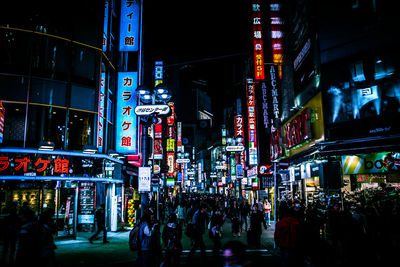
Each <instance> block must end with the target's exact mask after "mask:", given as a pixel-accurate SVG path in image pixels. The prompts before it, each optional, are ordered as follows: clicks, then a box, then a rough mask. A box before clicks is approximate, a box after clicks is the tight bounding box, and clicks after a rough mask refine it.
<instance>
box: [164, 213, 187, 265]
mask: <svg viewBox="0 0 400 267" xmlns="http://www.w3.org/2000/svg"><path fill="white" fill-rule="evenodd" d="M181 238H182V227H181V225H180V224H179V223H178V221H177V217H176V215H175V214H172V215H171V217H170V218H169V220H168V222H167V224H166V226H165V227H164V230H163V233H162V240H163V242H164V247H165V258H164V262H163V263H162V264H161V265H162V266H164V267H168V266H179V257H180V255H181V254H182V243H181Z"/></svg>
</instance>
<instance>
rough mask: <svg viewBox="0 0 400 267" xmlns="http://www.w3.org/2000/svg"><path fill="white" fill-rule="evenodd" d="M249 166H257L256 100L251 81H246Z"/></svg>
mask: <svg viewBox="0 0 400 267" xmlns="http://www.w3.org/2000/svg"><path fill="white" fill-rule="evenodd" d="M246 96H247V120H248V137H249V165H257V133H256V99H255V94H254V84H253V79H247V80H246Z"/></svg>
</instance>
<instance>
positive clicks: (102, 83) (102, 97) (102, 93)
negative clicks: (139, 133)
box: [97, 72, 106, 153]
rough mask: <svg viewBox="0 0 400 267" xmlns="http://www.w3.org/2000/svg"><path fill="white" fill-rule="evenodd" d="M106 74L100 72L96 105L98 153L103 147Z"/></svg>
mask: <svg viewBox="0 0 400 267" xmlns="http://www.w3.org/2000/svg"><path fill="white" fill-rule="evenodd" d="M105 78H106V75H105V73H104V72H102V73H101V78H100V91H99V107H98V116H97V122H98V123H97V133H98V136H97V148H98V151H99V153H103V147H104V144H103V143H104V140H103V139H104V127H105V126H104V121H105V120H104V102H105V92H106V89H105V88H106V85H105Z"/></svg>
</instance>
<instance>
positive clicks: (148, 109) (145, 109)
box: [135, 105, 169, 116]
mask: <svg viewBox="0 0 400 267" xmlns="http://www.w3.org/2000/svg"><path fill="white" fill-rule="evenodd" d="M153 113H156V114H158V115H167V114H168V113H169V107H168V105H140V106H137V107H136V108H135V114H136V115H138V116H147V115H150V114H153Z"/></svg>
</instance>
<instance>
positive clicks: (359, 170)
mask: <svg viewBox="0 0 400 267" xmlns="http://www.w3.org/2000/svg"><path fill="white" fill-rule="evenodd" d="M342 170H343V174H366V173H384V172H391V171H400V153H393V152H381V153H371V154H363V155H357V156H342Z"/></svg>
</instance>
